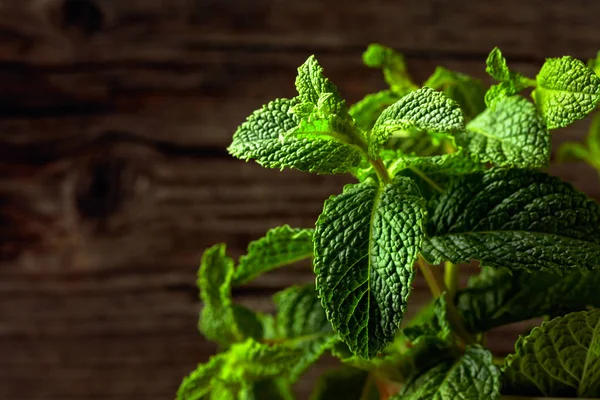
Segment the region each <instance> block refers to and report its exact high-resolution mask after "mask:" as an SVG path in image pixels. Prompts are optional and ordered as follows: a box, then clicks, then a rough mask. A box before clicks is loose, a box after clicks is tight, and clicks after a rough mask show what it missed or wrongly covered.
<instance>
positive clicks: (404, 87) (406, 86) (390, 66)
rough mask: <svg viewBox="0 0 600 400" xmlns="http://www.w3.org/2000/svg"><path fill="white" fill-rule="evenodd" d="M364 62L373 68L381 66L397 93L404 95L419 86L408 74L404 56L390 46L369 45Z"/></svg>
mask: <svg viewBox="0 0 600 400" xmlns="http://www.w3.org/2000/svg"><path fill="white" fill-rule="evenodd" d="M363 62H364V63H365V65H367V66H369V67H371V68H381V69H382V70H383V76H384V77H385V80H386V82H387V83H388V85H390V88H391V89H392V91H393V92H395V93H398V94H400V95H403V94H406V93H408V92H410V91H411V90H415V89H417V88H418V86H417V85H415V84H414V82H413V81H412V79H411V77H410V75H409V74H408V70H407V69H406V63H405V62H404V56H403V55H402V54H400V53H398V52H397V51H395V50H393V49H390V48H389V47H385V46H382V45H380V44H371V45H369V47H368V48H367V50H366V51H365V52H364V54H363Z"/></svg>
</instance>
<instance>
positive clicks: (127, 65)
mask: <svg viewBox="0 0 600 400" xmlns="http://www.w3.org/2000/svg"><path fill="white" fill-rule="evenodd" d="M599 15H600V2H598V1H593V0H570V1H545V0H539V1H523V0H503V1H502V2H487V1H481V0H462V1H442V0H379V1H358V0H345V1H343V2H341V1H340V2H338V1H319V0H303V1H288V0H285V1H284V0H254V1H250V0H0V398H1V399H10V400H33V399H49V400H50V399H51V400H71V399H73V400H74V399H103V400H104V399H105V400H126V399H127V400H131V399H145V400H159V399H160V400H164V399H171V398H173V396H174V393H175V391H176V388H177V386H178V385H179V383H180V381H181V378H182V377H183V376H184V375H185V374H187V373H188V372H189V371H191V370H192V369H193V368H194V367H195V365H196V363H198V362H203V361H206V359H207V358H208V357H209V355H210V354H211V353H213V352H214V351H215V346H214V345H213V344H210V343H208V342H206V341H204V340H203V339H202V337H201V336H200V334H199V333H198V331H197V328H196V322H197V314H198V311H199V309H200V304H199V301H198V294H197V289H196V286H195V273H196V269H197V267H198V263H199V260H200V256H201V254H202V251H203V249H204V248H206V247H207V246H210V245H212V244H214V243H216V242H227V244H228V247H229V250H230V253H231V255H233V256H235V257H237V256H239V255H240V254H241V253H242V252H243V251H244V250H245V248H246V245H247V243H248V242H249V241H250V240H253V239H256V238H258V237H260V236H261V235H262V234H263V233H264V232H265V231H266V230H267V229H268V228H271V227H273V226H276V225H280V224H283V223H289V224H290V225H292V226H302V227H310V226H313V224H314V221H315V220H316V217H317V216H318V214H319V213H320V211H321V209H322V202H323V200H324V199H325V198H327V197H328V196H329V195H331V194H334V193H337V192H338V191H339V190H340V189H341V187H342V186H343V184H344V183H347V182H349V181H350V180H349V178H347V177H343V176H312V175H308V174H303V173H300V172H294V171H284V172H279V171H276V170H267V169H263V168H261V167H259V166H258V165H256V164H254V163H244V162H243V161H239V160H236V159H233V158H231V157H229V156H228V155H227V152H226V150H225V149H226V146H227V145H228V144H229V142H230V139H231V136H232V134H233V132H234V130H235V128H236V126H237V125H239V124H240V123H241V122H243V120H244V119H245V117H246V116H247V115H248V114H250V113H251V112H252V111H253V110H254V109H257V108H259V107H260V106H261V105H262V104H263V103H266V102H267V101H269V100H271V99H273V98H276V97H289V96H293V95H294V93H295V90H294V77H295V75H296V67H297V66H298V65H300V64H301V63H302V62H303V61H304V60H305V59H306V58H307V57H308V56H309V55H310V54H313V53H314V54H315V55H316V56H317V58H318V59H319V61H320V62H321V64H322V65H323V66H324V68H325V73H326V75H327V76H328V77H329V78H330V79H331V80H332V81H333V82H334V83H336V84H337V86H338V87H339V88H340V91H341V93H342V94H343V95H344V96H345V97H346V99H347V100H348V101H349V102H354V101H357V100H358V99H360V98H361V97H362V96H363V95H364V94H366V93H368V92H371V91H375V90H379V89H382V88H384V87H385V83H384V81H383V79H382V77H381V75H380V73H379V71H376V70H371V69H368V68H366V67H364V66H363V65H362V62H361V53H362V51H363V50H364V49H365V48H366V46H367V44H368V43H370V42H379V43H382V44H386V45H388V46H390V47H394V48H396V49H397V50H399V51H401V52H403V53H404V54H405V55H406V58H407V62H408V65H409V69H410V71H411V73H412V74H413V76H414V77H415V79H416V80H417V81H421V82H422V81H423V80H425V79H426V77H428V76H429V75H430V74H431V73H432V72H433V70H434V69H435V66H437V65H443V66H445V67H447V68H450V69H453V70H457V71H460V72H464V73H468V74H472V75H474V76H476V77H479V78H481V79H482V80H484V81H485V82H487V83H489V80H488V78H487V77H486V74H485V58H486V56H487V54H488V52H489V51H490V50H491V49H492V48H493V47H494V46H499V47H500V48H501V49H502V51H503V52H504V54H505V55H506V56H507V58H508V60H509V65H510V67H511V68H512V69H514V70H517V71H520V72H522V73H525V74H526V75H529V76H535V74H536V72H537V70H538V69H539V67H540V66H541V64H542V63H543V61H544V58H545V57H552V56H561V55H566V54H568V55H572V56H575V57H578V58H580V59H584V60H586V59H588V58H591V57H593V56H595V54H596V52H597V51H598V50H599V49H600V24H599V23H598V16H599ZM587 123H588V122H580V123H577V124H575V125H574V126H573V127H572V128H569V129H567V130H561V131H559V132H557V133H556V134H555V138H554V139H555V144H558V143H560V142H562V141H565V140H573V139H577V138H581V137H583V136H584V133H585V131H586V129H587ZM551 171H552V172H553V173H554V174H557V175H559V176H562V177H563V178H565V179H567V180H569V181H571V182H573V183H574V184H575V185H576V186H577V187H579V188H580V189H582V190H584V191H585V192H587V193H588V194H589V195H590V196H592V197H595V198H596V199H600V184H599V182H598V178H597V175H596V174H595V173H594V172H593V171H592V170H591V169H589V168H588V167H586V166H584V165H583V164H570V165H558V166H554V167H552V168H551ZM312 279H313V277H312V272H311V269H310V267H309V266H307V265H300V266H298V267H295V268H290V269H286V270H285V271H279V272H273V273H270V274H268V275H267V276H264V277H262V278H261V279H259V280H257V281H255V282H253V283H252V284H250V285H248V286H246V287H243V288H241V289H240V290H237V291H236V292H235V296H236V298H237V299H239V300H240V301H242V302H243V303H244V304H246V305H248V306H250V307H255V308H258V309H261V310H270V309H272V306H271V305H270V296H271V295H272V294H273V293H274V292H276V291H277V290H279V289H281V288H282V287H284V286H287V285H289V284H292V283H301V282H308V281H311V280H312ZM427 297H428V293H427V289H426V287H425V285H424V284H422V283H421V282H420V281H417V282H416V283H415V291H414V294H413V297H412V301H413V302H415V303H419V302H423V301H424V300H425V299H426V298H427ZM520 329H521V328H519V327H509V328H505V329H504V330H501V331H499V332H496V334H495V335H494V336H493V337H492V338H491V339H490V343H492V346H493V347H496V349H497V350H498V351H499V352H507V351H510V348H511V346H512V344H511V343H512V341H513V340H514V337H515V336H516V335H517V334H518V333H519V332H520ZM332 363H333V361H332V360H330V359H325V360H324V361H323V362H322V363H321V364H320V365H318V366H317V367H315V368H313V369H312V370H311V371H310V372H309V373H308V374H307V376H306V377H305V378H304V379H303V380H301V382H300V383H299V386H298V393H299V394H300V396H299V398H300V399H302V398H306V393H308V391H309V389H310V385H311V382H312V380H313V379H314V377H315V376H317V375H318V374H319V372H320V371H322V369H323V368H324V367H325V366H327V365H330V364H332Z"/></svg>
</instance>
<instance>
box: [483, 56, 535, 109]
mask: <svg viewBox="0 0 600 400" xmlns="http://www.w3.org/2000/svg"><path fill="white" fill-rule="evenodd" d="M486 66H487V67H486V72H487V73H488V74H490V76H491V77H492V78H494V79H496V80H497V81H500V83H499V84H497V85H493V86H492V87H490V88H489V89H488V91H487V92H486V94H485V104H487V106H488V107H490V108H494V107H495V105H496V103H497V102H498V101H500V100H501V99H503V98H505V97H510V96H513V95H515V94H517V93H519V92H520V91H522V90H523V89H525V88H528V87H532V86H535V84H536V83H535V81H534V80H532V79H529V78H526V77H525V76H523V75H521V74H519V73H518V72H514V71H511V70H510V69H509V68H508V65H507V63H506V59H505V58H504V56H503V55H502V52H501V51H500V49H499V48H497V47H495V48H494V49H493V50H492V51H491V52H490V54H489V55H488V58H487V60H486Z"/></svg>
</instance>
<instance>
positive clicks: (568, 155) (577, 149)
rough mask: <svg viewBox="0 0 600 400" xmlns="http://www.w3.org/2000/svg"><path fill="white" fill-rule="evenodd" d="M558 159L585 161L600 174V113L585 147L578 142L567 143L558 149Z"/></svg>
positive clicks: (591, 127)
mask: <svg viewBox="0 0 600 400" xmlns="http://www.w3.org/2000/svg"><path fill="white" fill-rule="evenodd" d="M556 159H557V160H558V161H559V162H564V161H574V160H579V161H584V162H586V163H588V164H589V165H590V166H592V167H593V168H595V169H596V171H597V172H598V173H599V174H600V113H597V114H596V115H594V118H593V119H592V123H591V124H590V129H589V132H588V135H587V137H586V139H585V145H584V144H581V143H578V142H566V143H563V144H561V145H560V147H559V148H558V154H557V156H556Z"/></svg>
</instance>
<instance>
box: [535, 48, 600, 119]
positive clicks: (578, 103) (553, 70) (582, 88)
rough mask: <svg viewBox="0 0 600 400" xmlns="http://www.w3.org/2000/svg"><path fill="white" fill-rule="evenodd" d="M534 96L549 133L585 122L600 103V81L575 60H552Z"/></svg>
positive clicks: (544, 67)
mask: <svg viewBox="0 0 600 400" xmlns="http://www.w3.org/2000/svg"><path fill="white" fill-rule="evenodd" d="M536 79H537V88H536V89H535V90H534V91H533V93H532V94H531V95H532V97H533V99H534V100H535V103H536V104H537V106H538V108H539V110H540V113H541V114H542V116H543V117H544V119H545V121H546V125H547V126H548V129H557V128H562V127H564V126H567V125H569V124H571V123H573V122H575V121H577V120H579V119H582V118H584V117H585V116H586V115H588V114H589V113H590V112H592V111H593V110H594V108H596V105H597V104H598V102H600V77H599V76H598V75H596V74H595V73H594V71H592V70H591V69H589V68H588V67H586V66H585V64H584V63H583V62H581V61H579V60H577V59H575V58H573V57H569V56H565V57H561V58H549V59H548V60H546V62H545V63H544V65H543V66H542V69H541V70H540V72H539V74H538V75H537V78H536Z"/></svg>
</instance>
